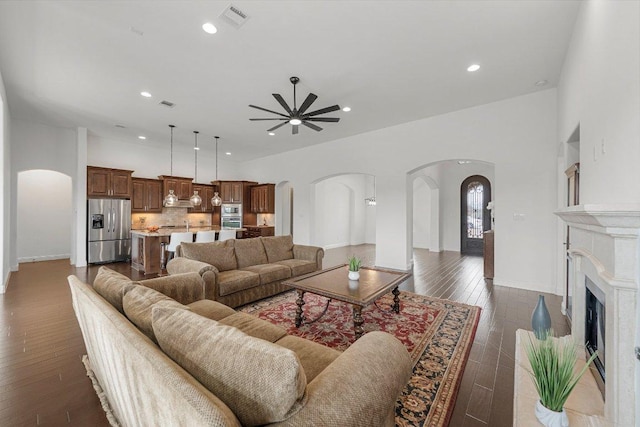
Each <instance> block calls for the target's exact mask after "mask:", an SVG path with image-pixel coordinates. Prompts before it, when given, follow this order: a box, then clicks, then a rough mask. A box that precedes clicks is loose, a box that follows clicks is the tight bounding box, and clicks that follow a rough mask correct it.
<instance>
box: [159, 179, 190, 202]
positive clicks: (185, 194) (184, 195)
mask: <svg viewBox="0 0 640 427" xmlns="http://www.w3.org/2000/svg"><path fill="white" fill-rule="evenodd" d="M158 178H159V179H161V180H162V194H164V195H165V196H166V195H167V194H169V190H173V192H174V193H175V195H176V196H178V199H180V200H189V198H190V197H191V196H192V195H193V190H192V186H193V178H184V177H180V176H168V175H160V176H159V177H158Z"/></svg>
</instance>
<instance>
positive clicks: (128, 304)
mask: <svg viewBox="0 0 640 427" xmlns="http://www.w3.org/2000/svg"><path fill="white" fill-rule="evenodd" d="M156 304H160V305H162V306H164V307H174V308H178V309H181V310H189V307H187V306H185V305H182V304H180V303H179V302H178V301H176V300H174V299H171V298H169V297H168V296H166V295H164V294H162V293H160V292H158V291H156V290H154V289H151V288H147V287H146V286H141V285H137V286H132V287H131V288H130V289H128V290H127V291H126V293H125V295H124V297H123V298H122V306H123V308H124V314H125V315H126V316H127V318H128V319H129V320H130V321H131V323H133V324H134V325H136V326H137V327H138V329H140V331H141V332H142V333H143V334H145V335H146V336H148V337H149V338H150V339H151V340H152V341H153V342H157V340H156V336H155V335H154V334H153V326H152V322H151V309H152V308H153V307H154V306H155V305H156Z"/></svg>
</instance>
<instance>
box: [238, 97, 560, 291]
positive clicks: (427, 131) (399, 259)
mask: <svg viewBox="0 0 640 427" xmlns="http://www.w3.org/2000/svg"><path fill="white" fill-rule="evenodd" d="M556 127H557V125H556V91H555V90H554V89H550V90H546V91H541V92H537V93H534V94H530V95H526V96H521V97H517V98H512V99H508V100H504V101H500V102H496V103H492V104H487V105H482V106H478V107H474V108H469V109H465V110H461V111H457V112H453V113H449V114H444V115H441V116H436V117H432V118H427V119H423V120H418V121H414V122H411V123H406V124H403V125H399V126H394V127H389V128H385V129H380V130H377V131H374V132H369V133H365V134H361V135H356V136H353V137H349V138H344V139H340V140H336V141H332V142H329V143H325V144H321V145H317V146H313V147H308V148H303V149H299V150H295V151H290V152H287V153H282V154H279V155H274V156H270V157H266V158H262V159H258V160H255V161H251V162H247V163H246V164H244V165H243V168H244V169H245V170H246V171H251V173H252V174H253V176H255V177H259V179H260V180H261V181H265V182H280V181H282V180H288V181H290V182H291V183H292V186H293V187H294V189H295V192H296V197H295V208H294V211H295V214H294V216H295V218H294V231H295V235H296V241H297V242H298V243H316V242H315V241H314V240H313V238H312V236H311V234H310V224H311V223H312V217H313V216H314V212H313V208H312V206H313V204H312V201H313V191H312V190H311V187H312V185H313V183H314V182H315V181H316V180H318V179H321V178H323V177H326V176H331V175H338V174H343V173H348V172H350V173H364V174H370V175H375V176H376V183H377V193H378V194H377V200H378V204H377V206H376V223H377V225H376V244H377V254H376V258H377V259H376V264H377V265H381V266H385V267H391V268H407V266H408V265H409V264H410V259H411V253H410V248H408V246H407V242H409V241H410V240H411V239H410V237H409V236H410V233H411V228H412V222H410V223H408V222H407V220H408V218H410V217H411V216H412V215H409V214H408V212H409V211H408V210H407V209H408V207H411V203H410V201H409V199H410V198H408V197H407V193H408V192H410V191H412V188H413V182H410V183H407V174H408V173H410V172H412V171H414V170H417V169H420V168H422V167H423V166H425V165H428V164H430V163H433V162H437V161H441V160H449V159H459V158H471V159H478V160H480V161H484V162H488V163H493V164H494V165H495V177H494V179H495V190H496V191H495V192H494V195H495V199H496V224H497V225H496V254H495V255H496V265H495V269H496V275H495V279H494V283H496V284H502V285H511V286H516V287H523V288H528V289H540V290H543V291H550V292H553V291H555V281H554V274H553V272H554V270H553V267H554V265H555V264H554V262H555V260H554V257H553V254H551V253H550V252H549V251H545V250H543V249H541V248H548V247H551V248H552V247H553V245H554V239H555V228H554V226H555V217H554V216H553V213H552V212H553V211H554V210H555V205H556V185H555V183H556V162H555V159H556V149H555V147H556ZM409 188H410V190H409ZM441 191H442V190H441ZM442 210H443V211H444V208H442ZM412 213H413V210H412V209H411V214H412ZM514 213H523V214H525V220H524V221H514V220H513V214H514ZM443 215H450V212H443ZM455 215H456V216H458V215H459V213H456V214H455Z"/></svg>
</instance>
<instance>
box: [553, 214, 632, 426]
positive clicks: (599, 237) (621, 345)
mask: <svg viewBox="0 0 640 427" xmlns="http://www.w3.org/2000/svg"><path fill="white" fill-rule="evenodd" d="M555 214H556V215H558V216H559V217H560V218H562V220H563V221H565V222H566V223H567V225H568V226H569V228H570V247H569V248H568V249H567V254H568V256H569V257H570V259H571V260H572V262H571V269H570V270H571V271H569V277H570V283H569V286H570V287H571V289H572V290H573V292H572V293H573V312H572V318H573V321H572V327H571V335H573V336H574V337H575V338H576V340H578V341H579V342H584V336H585V331H584V323H583V320H580V319H584V317H585V313H586V303H585V297H584V295H585V277H589V278H590V279H591V281H592V282H594V283H595V284H596V286H597V287H598V288H600V290H602V291H603V293H604V294H605V299H606V313H607V315H606V317H607V320H606V338H605V339H606V353H607V354H606V362H605V364H606V366H605V370H606V376H607V380H606V383H605V393H606V396H605V413H604V414H605V418H606V420H607V421H609V422H612V423H613V424H614V425H616V426H617V425H620V426H623V425H624V426H635V425H636V417H637V415H636V412H637V404H636V387H635V383H636V381H637V378H640V373H638V372H636V361H635V357H634V346H635V345H637V344H636V336H637V334H638V325H637V322H636V319H637V316H638V314H637V295H638V288H639V287H640V283H639V281H640V278H639V277H638V276H639V275H638V272H639V271H640V204H639V203H628V204H610V205H596V204H593V205H577V206H570V207H566V208H563V209H561V210H558V211H557V212H555ZM630 373H632V375H630Z"/></svg>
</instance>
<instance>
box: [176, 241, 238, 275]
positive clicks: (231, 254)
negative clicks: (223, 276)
mask: <svg viewBox="0 0 640 427" xmlns="http://www.w3.org/2000/svg"><path fill="white" fill-rule="evenodd" d="M180 248H181V250H182V256H183V257H185V258H189V259H195V260H197V261H202V262H206V263H207V264H211V265H213V266H214V267H215V268H217V269H218V271H228V270H235V269H236V268H238V264H237V263H236V254H235V250H234V248H233V246H229V245H227V244H226V242H209V243H181V244H180Z"/></svg>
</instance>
